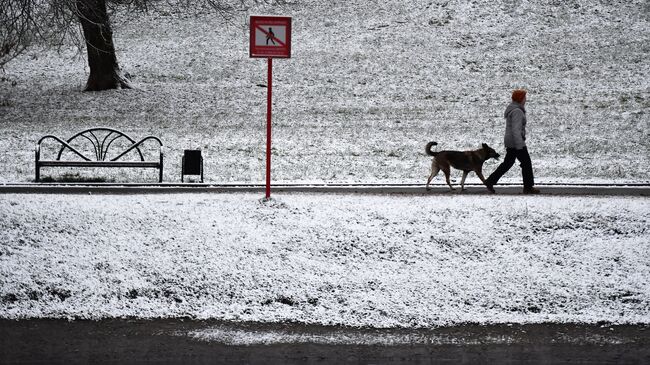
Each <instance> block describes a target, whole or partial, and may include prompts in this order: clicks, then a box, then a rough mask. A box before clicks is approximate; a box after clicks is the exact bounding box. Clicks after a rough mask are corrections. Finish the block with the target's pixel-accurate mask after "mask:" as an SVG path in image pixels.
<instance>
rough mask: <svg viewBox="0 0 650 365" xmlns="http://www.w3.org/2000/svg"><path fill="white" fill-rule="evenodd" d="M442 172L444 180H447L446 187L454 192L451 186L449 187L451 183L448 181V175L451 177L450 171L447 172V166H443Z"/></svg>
mask: <svg viewBox="0 0 650 365" xmlns="http://www.w3.org/2000/svg"><path fill="white" fill-rule="evenodd" d="M442 172H444V173H445V180H447V185H449V189H451V190H456V189H454V187H453V186H451V181H449V175H451V171H449V166H443V167H442Z"/></svg>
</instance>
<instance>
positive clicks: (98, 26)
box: [77, 0, 131, 91]
mask: <svg viewBox="0 0 650 365" xmlns="http://www.w3.org/2000/svg"><path fill="white" fill-rule="evenodd" d="M77 10H78V12H79V21H80V22H81V27H82V28H83V32H84V37H85V39H86V49H87V52H88V66H89V67H90V76H88V82H87V83H86V88H85V91H101V90H108V89H130V88H131V85H129V81H128V80H127V79H126V78H124V76H122V72H121V71H120V67H119V65H118V64H117V56H116V55H115V47H114V46H113V31H112V30H111V25H110V22H109V19H108V14H107V12H106V1H105V0H77Z"/></svg>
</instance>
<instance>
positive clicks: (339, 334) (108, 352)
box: [0, 319, 650, 364]
mask: <svg viewBox="0 0 650 365" xmlns="http://www.w3.org/2000/svg"><path fill="white" fill-rule="evenodd" d="M210 328H219V329H221V330H222V332H225V333H228V331H230V332H236V331H247V333H255V334H257V335H260V334H262V335H263V334H264V333H268V332H278V331H281V332H284V333H292V334H294V335H295V334H301V333H302V334H307V335H309V336H311V337H310V338H330V339H336V338H345V339H347V340H346V341H345V343H327V341H325V342H322V341H320V342H319V341H318V340H316V341H314V342H309V341H308V340H306V341H299V342H297V343H296V342H294V343H282V341H280V342H273V343H266V344H265V343H259V342H258V343H255V341H253V342H252V343H249V344H232V343H231V344H226V343H224V341H223V338H221V339H219V338H217V339H211V340H204V339H199V338H195V337H193V336H190V334H191V333H192V332H193V331H201V330H205V329H210ZM382 336H383V337H382ZM386 336H390V337H391V338H397V339H398V340H397V343H395V344H387V343H382V342H381V341H376V340H375V341H374V342H373V338H374V339H381V338H386ZM258 337H259V336H258ZM399 338H402V339H407V340H406V341H404V340H399ZM355 339H358V341H356V340H355ZM408 339H410V340H408ZM414 339H415V340H414ZM409 341H412V342H410V343H409ZM334 342H336V341H334ZM0 363H1V364H649V363H650V327H649V326H647V325H638V326H633V325H626V326H610V325H604V324H601V325H572V324H534V325H487V326H478V325H464V326H458V327H447V328H438V329H430V330H376V329H372V330H371V329H367V330H364V329H346V328H336V327H315V326H304V325H295V324H293V325H292V324H286V325H278V324H276V325H270V324H255V323H230V324H229V323H224V322H217V321H193V320H179V319H175V320H172V319H158V320H121V319H112V320H102V321H79V320H77V321H67V320H52V319H45V320H20V321H12V320H0Z"/></svg>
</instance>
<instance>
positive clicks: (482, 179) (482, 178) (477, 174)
mask: <svg viewBox="0 0 650 365" xmlns="http://www.w3.org/2000/svg"><path fill="white" fill-rule="evenodd" d="M474 172H476V176H478V178H479V179H481V181H482V182H483V185H485V186H487V183H486V182H485V177H483V171H482V170H481V169H477V170H474Z"/></svg>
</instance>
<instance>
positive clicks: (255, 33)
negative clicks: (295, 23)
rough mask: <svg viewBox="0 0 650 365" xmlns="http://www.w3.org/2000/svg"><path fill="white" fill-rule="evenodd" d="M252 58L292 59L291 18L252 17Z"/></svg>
mask: <svg viewBox="0 0 650 365" xmlns="http://www.w3.org/2000/svg"><path fill="white" fill-rule="evenodd" d="M250 24H251V35H250V56H251V57H260V58H290V57H291V17H286V16H251V19H250Z"/></svg>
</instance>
